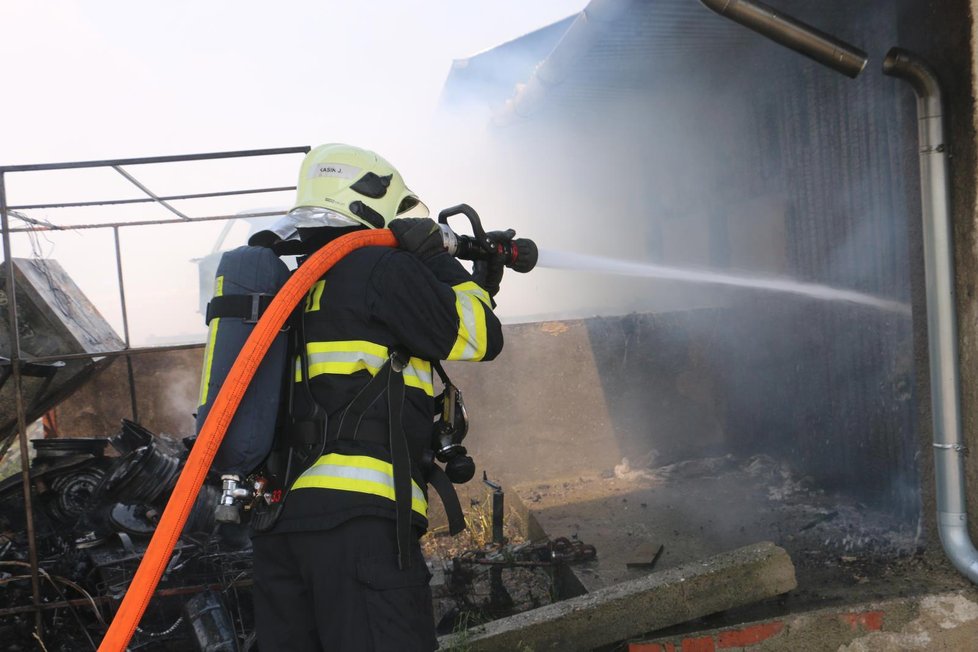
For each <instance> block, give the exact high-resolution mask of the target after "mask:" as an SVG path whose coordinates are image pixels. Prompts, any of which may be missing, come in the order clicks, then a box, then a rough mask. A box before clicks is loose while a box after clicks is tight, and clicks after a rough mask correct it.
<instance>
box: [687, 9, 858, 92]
mask: <svg viewBox="0 0 978 652" xmlns="http://www.w3.org/2000/svg"><path fill="white" fill-rule="evenodd" d="M700 2H701V3H703V5H705V6H706V7H707V8H708V9H711V10H712V11H715V12H716V13H718V14H720V15H721V16H723V17H725V18H729V19H730V20H733V21H735V22H738V23H740V24H741V25H743V26H744V27H747V28H749V29H752V30H754V31H755V32H757V33H758V34H761V35H763V36H766V37H767V38H769V39H771V40H772V41H774V42H775V43H780V44H781V45H783V46H785V47H787V48H790V49H792V50H794V51H795V52H798V53H800V54H803V55H805V56H806V57H808V58H810V59H814V60H815V61H817V62H819V63H821V64H822V65H825V66H828V67H829V68H832V69H834V70H836V71H838V72H841V73H842V74H843V75H846V76H848V77H852V78H853V79H855V78H856V77H857V76H858V75H859V73H861V72H862V71H863V68H865V67H866V62H867V61H868V59H867V57H866V53H865V52H863V51H862V50H860V49H859V48H857V47H855V46H853V45H850V44H848V43H846V42H845V41H842V40H840V39H837V38H836V37H834V36H832V35H831V34H826V33H825V32H823V31H821V30H818V29H815V28H814V27H812V26H811V25H806V24H805V23H803V22H801V21H800V20H797V19H795V18H792V17H791V16H788V15H786V14H783V13H781V12H778V11H777V10H775V9H773V8H771V7H768V6H767V5H765V4H763V3H761V2H757V1H756V0H700Z"/></svg>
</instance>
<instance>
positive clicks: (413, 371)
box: [403, 358, 435, 396]
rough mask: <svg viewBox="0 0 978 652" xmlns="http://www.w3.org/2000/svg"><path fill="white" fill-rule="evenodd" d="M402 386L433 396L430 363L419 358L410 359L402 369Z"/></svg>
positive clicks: (433, 388) (433, 387)
mask: <svg viewBox="0 0 978 652" xmlns="http://www.w3.org/2000/svg"><path fill="white" fill-rule="evenodd" d="M403 373H404V384H405V385H407V386H408V387H415V388H417V389H420V390H422V391H423V392H424V393H425V394H427V395H428V396H434V395H435V386H434V385H433V384H432V378H431V363H430V362H428V361H427V360H421V359H420V358H411V359H410V360H409V361H408V366H407V367H405V369H404V372H403Z"/></svg>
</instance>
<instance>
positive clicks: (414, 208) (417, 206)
mask: <svg viewBox="0 0 978 652" xmlns="http://www.w3.org/2000/svg"><path fill="white" fill-rule="evenodd" d="M430 214H431V213H430V211H428V207H427V206H425V203H424V202H423V201H421V200H420V199H418V198H417V197H415V196H414V195H408V196H407V197H405V198H404V199H402V200H401V204H400V206H398V207H397V214H396V215H395V217H428V216H429V215H430Z"/></svg>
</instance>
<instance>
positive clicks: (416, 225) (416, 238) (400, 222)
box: [387, 217, 445, 260]
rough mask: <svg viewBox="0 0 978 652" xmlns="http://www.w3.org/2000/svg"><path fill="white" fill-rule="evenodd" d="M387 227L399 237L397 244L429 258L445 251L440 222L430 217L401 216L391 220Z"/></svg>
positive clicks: (424, 257)
mask: <svg viewBox="0 0 978 652" xmlns="http://www.w3.org/2000/svg"><path fill="white" fill-rule="evenodd" d="M387 228H388V229H390V230H391V231H392V232H393V233H394V237H395V238H397V246H398V248H400V249H403V250H404V251H410V252H411V253H413V254H414V255H416V256H417V257H418V258H420V259H421V260H427V259H428V258H431V257H432V256H434V255H435V254H437V253H440V252H442V251H445V241H444V239H443V238H442V235H441V229H440V228H439V227H438V224H437V223H436V222H435V221H434V220H433V219H431V218H430V217H401V218H398V219H396V220H391V222H390V224H388V225H387Z"/></svg>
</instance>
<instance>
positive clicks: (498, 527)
mask: <svg viewBox="0 0 978 652" xmlns="http://www.w3.org/2000/svg"><path fill="white" fill-rule="evenodd" d="M482 482H483V484H485V485H486V486H487V487H489V488H490V489H492V542H493V543H495V544H497V545H503V544H504V543H506V536H505V535H504V534H503V518H504V513H503V500H504V498H505V494H504V493H503V488H502V486H501V485H498V484H496V483H495V482H492V481H491V480H489V476H488V475H486V472H485V471H483V472H482Z"/></svg>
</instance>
